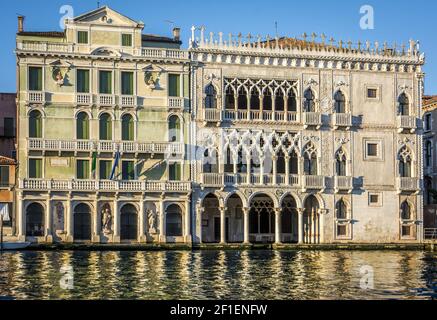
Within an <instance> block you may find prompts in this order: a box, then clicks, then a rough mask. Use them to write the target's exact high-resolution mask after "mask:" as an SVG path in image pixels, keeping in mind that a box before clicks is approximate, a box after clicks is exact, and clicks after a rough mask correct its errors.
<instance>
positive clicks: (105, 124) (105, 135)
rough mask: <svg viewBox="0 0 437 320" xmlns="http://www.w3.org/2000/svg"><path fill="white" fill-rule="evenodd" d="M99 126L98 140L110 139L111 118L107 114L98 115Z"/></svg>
mask: <svg viewBox="0 0 437 320" xmlns="http://www.w3.org/2000/svg"><path fill="white" fill-rule="evenodd" d="M99 128H100V130H99V134H100V135H99V137H100V140H112V119H111V116H110V115H109V114H107V113H103V114H101V115H100V119H99Z"/></svg>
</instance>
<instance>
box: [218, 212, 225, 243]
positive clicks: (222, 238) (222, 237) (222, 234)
mask: <svg viewBox="0 0 437 320" xmlns="http://www.w3.org/2000/svg"><path fill="white" fill-rule="evenodd" d="M219 210H220V243H221V244H226V208H225V207H220V208H219Z"/></svg>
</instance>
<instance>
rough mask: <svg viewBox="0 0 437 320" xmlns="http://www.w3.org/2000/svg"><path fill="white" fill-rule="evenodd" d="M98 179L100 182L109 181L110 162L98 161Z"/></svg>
mask: <svg viewBox="0 0 437 320" xmlns="http://www.w3.org/2000/svg"><path fill="white" fill-rule="evenodd" d="M99 167H100V168H99V173H100V174H99V177H100V179H101V180H109V179H110V178H111V171H112V161H111V160H100V162H99Z"/></svg>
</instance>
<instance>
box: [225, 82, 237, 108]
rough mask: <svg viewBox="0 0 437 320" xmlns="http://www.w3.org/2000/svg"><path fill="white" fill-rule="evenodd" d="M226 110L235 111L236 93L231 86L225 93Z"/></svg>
mask: <svg viewBox="0 0 437 320" xmlns="http://www.w3.org/2000/svg"><path fill="white" fill-rule="evenodd" d="M225 108H226V109H227V110H234V109H235V92H234V89H233V88H232V87H231V86H228V87H227V88H226V92H225Z"/></svg>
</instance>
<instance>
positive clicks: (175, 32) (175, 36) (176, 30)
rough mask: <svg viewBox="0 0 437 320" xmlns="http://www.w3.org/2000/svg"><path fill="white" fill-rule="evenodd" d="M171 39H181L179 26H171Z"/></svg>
mask: <svg viewBox="0 0 437 320" xmlns="http://www.w3.org/2000/svg"><path fill="white" fill-rule="evenodd" d="M173 39H174V40H175V41H179V40H181V28H173Z"/></svg>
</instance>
